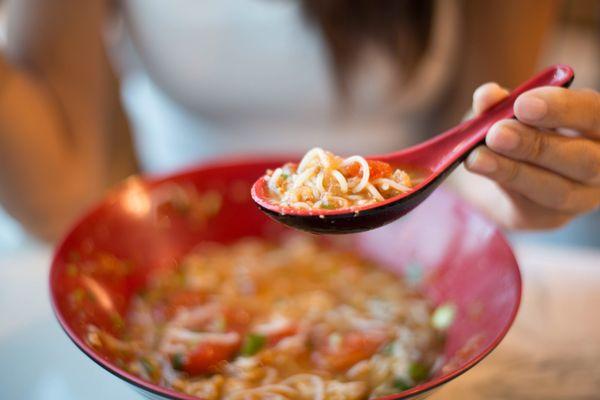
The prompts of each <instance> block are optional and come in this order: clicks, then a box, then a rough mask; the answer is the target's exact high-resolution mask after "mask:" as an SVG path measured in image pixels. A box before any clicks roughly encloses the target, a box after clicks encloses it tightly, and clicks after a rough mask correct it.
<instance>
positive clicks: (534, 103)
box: [517, 96, 548, 121]
mask: <svg viewBox="0 0 600 400" xmlns="http://www.w3.org/2000/svg"><path fill="white" fill-rule="evenodd" d="M517 108H518V110H519V117H521V118H524V119H527V120H529V121H537V120H539V119H542V118H543V117H544V116H545V115H546V113H547V112H548V105H547V104H546V102H545V101H544V100H542V99H540V98H538V97H534V96H526V97H522V98H520V99H519V100H518V101H517Z"/></svg>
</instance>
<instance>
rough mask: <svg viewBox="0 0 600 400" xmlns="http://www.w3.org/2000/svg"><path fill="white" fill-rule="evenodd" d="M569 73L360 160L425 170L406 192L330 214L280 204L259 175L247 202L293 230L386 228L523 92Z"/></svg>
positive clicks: (556, 81)
mask: <svg viewBox="0 0 600 400" xmlns="http://www.w3.org/2000/svg"><path fill="white" fill-rule="evenodd" d="M573 78H574V73H573V70H572V69H571V67H569V66H566V65H554V66H552V67H549V68H547V69H545V70H543V71H542V72H540V73H539V74H537V75H535V76H534V77H532V78H531V79H529V80H528V81H526V82H525V83H523V84H522V85H520V86H519V87H518V88H516V89H515V90H514V91H512V92H511V93H510V94H509V95H508V96H507V97H506V98H504V99H503V100H501V101H500V102H498V103H497V104H496V105H494V106H492V107H491V108H489V109H488V110H486V111H485V112H483V113H482V114H480V115H479V116H477V117H475V118H473V119H470V120H467V121H464V122H462V123H461V124H459V125H458V126H456V127H454V128H452V129H450V130H448V131H446V132H444V133H442V134H439V135H437V136H435V137H433V138H432V139H430V140H428V141H425V142H423V143H420V144H418V145H416V146H413V147H409V148H407V149H404V150H401V151H398V152H395V153H390V154H385V155H375V156H369V157H366V159H367V160H379V161H384V162H387V163H388V164H390V165H392V166H396V165H402V166H410V168H411V169H413V168H414V169H418V170H422V171H426V173H425V176H424V177H423V179H422V180H421V181H420V182H418V183H417V184H416V185H415V186H413V187H412V188H411V190H410V191H408V192H405V193H401V194H399V195H397V196H394V197H391V198H389V199H386V200H384V201H380V202H377V203H373V204H369V205H365V206H359V207H353V208H352V209H349V208H343V209H335V210H322V209H310V210H305V209H297V208H292V207H288V206H282V205H280V204H277V202H274V201H273V200H271V199H270V197H269V189H268V187H267V182H266V181H265V176H262V177H261V178H259V179H258V180H257V181H256V182H255V183H254V185H253V186H252V190H251V194H252V199H253V200H254V202H255V203H256V204H257V205H258V207H259V209H260V210H261V211H263V212H264V213H265V214H267V215H268V216H269V217H271V218H273V219H275V220H276V221H278V222H281V223H283V224H285V225H288V226H291V227H293V228H297V229H301V230H304V231H309V232H313V233H323V234H344V233H356V232H362V231H367V230H370V229H375V228H379V227H380V226H383V225H385V224H388V223H390V222H392V221H394V220H396V219H398V218H400V217H402V216H403V215H405V214H407V213H408V212H410V211H412V210H413V209H414V208H415V207H417V206H418V205H419V204H421V203H422V202H423V201H424V200H425V199H426V198H427V197H428V196H429V195H430V194H431V193H432V192H433V191H434V190H435V189H436V188H437V187H438V186H439V185H440V184H441V183H442V182H443V181H444V180H445V179H446V178H447V177H448V175H450V173H451V172H452V171H453V170H454V169H455V168H456V167H457V166H458V165H459V164H460V163H461V162H462V161H463V160H464V159H465V158H466V157H467V156H468V154H469V153H470V152H471V151H472V150H473V149H474V148H475V147H477V146H478V145H480V144H482V143H485V136H486V135H487V132H488V131H489V129H490V128H491V127H492V125H494V124H495V123H496V122H498V121H500V120H503V119H507V118H514V110H513V107H514V103H515V101H516V100H517V98H518V97H519V96H520V95H521V94H523V93H524V92H526V91H528V90H531V89H534V88H537V87H542V86H563V87H568V86H569V85H570V84H571V82H572V81H573Z"/></svg>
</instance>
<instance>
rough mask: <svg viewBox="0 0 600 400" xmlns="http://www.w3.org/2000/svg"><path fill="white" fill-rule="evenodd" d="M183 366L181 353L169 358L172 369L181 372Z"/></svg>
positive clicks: (183, 359)
mask: <svg viewBox="0 0 600 400" xmlns="http://www.w3.org/2000/svg"><path fill="white" fill-rule="evenodd" d="M184 364H185V356H184V355H183V354H181V353H177V354H173V355H172V356H171V365H172V366H173V368H174V369H176V370H178V371H181V370H182V369H183V365H184Z"/></svg>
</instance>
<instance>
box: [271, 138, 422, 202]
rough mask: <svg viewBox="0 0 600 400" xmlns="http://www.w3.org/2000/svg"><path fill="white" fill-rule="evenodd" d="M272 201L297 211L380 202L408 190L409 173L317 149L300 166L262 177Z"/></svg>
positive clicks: (410, 184) (278, 169)
mask: <svg viewBox="0 0 600 400" xmlns="http://www.w3.org/2000/svg"><path fill="white" fill-rule="evenodd" d="M265 180H266V182H267V186H268V190H269V195H270V198H271V200H272V201H273V202H275V203H277V204H279V205H281V206H286V207H291V208H296V209H308V210H310V209H340V208H353V207H358V206H364V205H369V204H373V203H376V202H380V201H383V200H385V199H388V198H390V197H393V196H395V195H397V194H400V193H404V192H407V191H409V190H411V187H412V186H413V184H412V182H411V179H410V177H409V176H408V174H407V173H406V172H404V171H402V170H400V169H396V170H393V169H392V167H391V166H390V165H389V164H387V163H384V162H382V161H371V160H369V161H368V160H366V159H365V158H363V157H361V156H351V157H348V158H345V159H344V158H341V157H338V156H336V155H334V154H332V153H330V152H328V151H325V150H323V149H320V148H314V149H311V150H310V151H308V152H307V153H306V154H305V155H304V157H303V158H302V160H301V161H300V163H299V164H298V165H297V166H296V165H294V164H291V163H289V164H285V165H284V166H282V167H280V168H276V169H275V170H273V171H267V175H266V176H265Z"/></svg>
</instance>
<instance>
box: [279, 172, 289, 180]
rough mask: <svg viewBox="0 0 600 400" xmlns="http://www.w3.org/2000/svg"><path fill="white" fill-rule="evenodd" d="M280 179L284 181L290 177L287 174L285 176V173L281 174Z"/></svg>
mask: <svg viewBox="0 0 600 400" xmlns="http://www.w3.org/2000/svg"><path fill="white" fill-rule="evenodd" d="M281 177H282V178H283V179H284V180H286V179H288V178H289V177H290V175H289V174H286V173H283V174H281Z"/></svg>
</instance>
